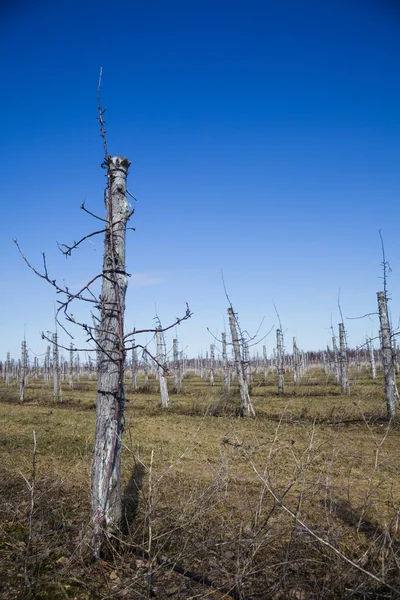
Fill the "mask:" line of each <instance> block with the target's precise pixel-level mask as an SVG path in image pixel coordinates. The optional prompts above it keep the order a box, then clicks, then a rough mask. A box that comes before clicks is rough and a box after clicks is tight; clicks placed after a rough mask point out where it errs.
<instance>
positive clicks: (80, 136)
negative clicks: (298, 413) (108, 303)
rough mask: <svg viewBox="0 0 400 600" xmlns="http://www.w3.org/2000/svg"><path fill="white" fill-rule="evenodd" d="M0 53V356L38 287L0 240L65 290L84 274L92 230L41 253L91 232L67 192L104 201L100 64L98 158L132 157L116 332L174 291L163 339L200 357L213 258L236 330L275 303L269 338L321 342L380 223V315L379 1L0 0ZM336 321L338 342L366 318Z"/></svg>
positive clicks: (397, 59)
mask: <svg viewBox="0 0 400 600" xmlns="http://www.w3.org/2000/svg"><path fill="white" fill-rule="evenodd" d="M0 55H1V59H0V60H1V76H2V77H1V95H0V110H1V113H0V114H1V138H0V143H1V167H0V168H1V171H2V177H1V180H2V185H1V192H0V193H1V198H2V200H1V202H2V211H3V212H2V219H1V223H0V251H1V259H2V260H1V265H2V269H1V278H0V298H1V311H0V319H1V323H0V328H1V336H0V359H1V358H3V357H4V356H5V353H6V352H7V351H8V350H9V351H11V353H12V355H13V356H17V355H18V353H19V348H20V341H21V339H22V338H23V336H24V329H25V330H26V337H27V341H28V345H29V347H30V348H31V349H32V350H33V351H35V352H36V353H38V354H41V353H42V352H43V351H44V349H45V343H44V342H42V341H41V339H40V332H41V331H42V330H45V331H46V330H52V329H53V327H54V326H53V313H54V305H55V301H56V299H57V297H56V296H55V294H54V293H53V290H52V289H51V287H50V286H48V285H47V284H46V283H45V282H43V281H41V280H39V279H38V278H37V277H35V276H34V275H33V273H32V272H30V271H29V270H28V269H27V267H26V266H25V265H24V263H23V261H22V260H21V258H20V256H19V254H18V252H17V249H16V248H15V247H14V245H13V243H12V238H13V237H15V238H17V239H18V241H19V242H20V244H21V246H22V247H23V249H24V251H25V253H26V254H27V256H28V257H29V259H30V260H31V261H32V262H33V263H34V264H36V265H40V261H41V254H40V253H41V252H42V251H44V252H45V253H46V255H47V258H48V263H49V270H50V272H51V273H52V274H54V277H57V278H58V279H60V280H62V279H63V278H65V280H66V282H67V283H69V285H70V287H71V288H72V289H75V288H76V286H80V285H81V284H82V283H83V282H84V281H85V280H86V279H89V278H91V277H92V276H93V275H94V274H96V273H97V272H98V271H99V269H100V268H101V254H102V239H100V238H98V239H97V241H96V240H95V241H94V243H93V244H90V243H85V244H84V245H83V247H82V248H81V249H80V250H79V251H77V252H76V253H75V255H74V256H73V257H72V258H70V259H68V260H66V259H65V258H63V257H62V256H61V254H60V253H59V251H58V249H57V245H56V241H59V242H69V241H72V240H74V239H79V237H80V236H82V235H84V234H85V233H87V232H90V231H91V230H92V229H94V228H96V227H97V223H98V222H97V223H96V222H95V221H93V220H92V219H91V218H90V217H89V216H88V215H85V214H83V213H82V211H80V210H79V206H80V204H81V202H82V201H83V200H85V199H86V205H87V207H88V208H89V209H90V210H92V211H94V212H97V213H99V214H100V215H102V214H103V212H104V206H103V187H104V183H105V180H104V171H102V170H101V169H100V164H101V162H102V158H103V148H102V144H101V139H100V138H99V131H98V124H97V121H96V116H97V109H96V104H97V98H96V95H97V81H98V76H99V68H100V66H102V67H103V85H102V101H103V104H104V105H105V106H107V108H108V110H107V113H106V118H107V121H108V146H109V151H110V152H111V153H112V154H121V155H123V156H127V157H128V158H129V159H130V160H131V162H132V166H131V169H130V175H129V181H128V188H129V190H130V191H131V192H132V193H133V194H134V195H135V196H136V197H137V198H138V202H136V203H135V208H136V213H135V215H134V216H133V219H132V223H131V224H132V226H133V227H135V228H136V232H134V233H130V235H129V238H128V252H127V257H128V258H127V262H128V270H129V271H130V272H131V273H132V274H133V277H132V279H131V281H130V284H129V288H128V295H127V314H126V317H127V318H126V326H127V328H133V326H136V327H138V328H139V327H140V328H141V327H145V326H149V325H151V324H152V323H153V317H154V314H155V306H156V307H157V312H158V314H159V316H160V318H161V321H162V323H163V324H164V325H167V324H168V323H169V322H171V321H172V320H173V319H174V317H175V316H177V315H181V314H183V312H184V308H185V306H184V302H185V301H187V302H188V303H189V305H190V307H191V309H192V310H193V313H194V314H193V317H192V319H191V321H190V322H187V323H184V324H183V325H181V327H180V328H179V330H178V336H179V339H180V342H181V344H182V346H184V347H186V346H187V353H188V354H189V355H192V356H193V355H196V354H197V353H199V352H203V353H204V352H205V350H206V348H207V347H208V346H209V344H210V343H212V341H213V340H212V338H211V336H210V335H209V333H208V332H207V329H206V328H207V327H210V329H211V330H212V331H213V332H214V333H215V334H216V335H219V334H220V332H221V331H222V330H223V328H224V322H225V321H226V317H225V315H226V308H227V302H226V299H225V296H224V291H223V286H222V282H221V269H223V271H224V276H225V281H226V285H227V288H228V291H229V294H230V296H231V299H232V302H233V305H234V308H235V310H236V311H238V313H239V318H240V322H241V324H242V326H243V327H244V328H246V329H248V330H249V331H250V333H251V332H253V331H254V330H255V329H256V328H257V326H258V324H259V322H260V321H261V319H262V317H263V316H265V321H264V324H263V327H262V330H261V333H262V334H264V333H266V332H267V331H268V330H269V329H270V327H272V326H275V327H276V326H277V324H278V323H277V318H276V315H275V311H274V307H273V302H275V304H276V306H277V308H278V310H279V313H280V317H281V321H282V325H283V329H284V331H285V332H286V333H285V336H286V346H287V348H288V350H290V348H291V338H292V336H297V339H298V344H299V346H300V347H301V348H303V349H318V348H324V347H325V346H326V344H327V342H329V340H330V333H329V327H330V323H331V319H332V321H333V323H334V324H337V323H338V322H339V314H338V309H337V296H338V289H339V288H340V290H341V304H342V310H343V313H344V317H345V319H347V317H353V316H356V315H361V314H364V313H368V312H371V311H375V310H376V292H377V291H378V290H380V289H381V287H382V282H381V280H380V279H379V277H380V276H381V267H380V261H381V254H380V240H379V235H378V230H379V229H380V228H381V229H382V231H383V234H384V238H385V243H386V252H387V257H388V260H389V262H390V265H391V267H392V273H391V277H390V280H389V286H388V287H389V291H390V292H391V294H392V297H393V300H392V302H391V310H392V316H393V322H394V324H395V325H397V320H398V314H399V311H398V309H397V306H398V300H399V298H400V285H399V273H400V256H399V252H398V246H399V244H398V235H399V233H398V232H399V217H400V209H399V192H400V170H399V159H400V78H399V64H400V9H399V8H398V5H397V3H395V2H390V1H389V0H388V1H386V0H376V1H374V0H324V2H321V0H302V1H301V2H300V1H294V0H282V1H281V2H275V1H274V2H273V1H272V0H271V1H270V0H264V1H258V0H247V1H246V2H244V1H243V0H240V1H234V0H229V1H225V0H213V1H209V0H202V1H201V2H200V1H185V2H183V1H181V0H169V1H168V2H167V1H160V0H158V1H155V0H147V1H133V0H132V1H129V0H122V1H120V2H119V3H114V4H112V5H111V4H110V3H109V2H104V0H97V1H96V2H92V1H85V0H80V1H79V2H78V1H76V0H69V1H68V2H66V1H64V0H58V1H57V2H54V0H52V1H51V2H50V1H41V0H38V1H37V2H34V3H33V2H30V1H23V0H12V1H7V0H3V2H2V3H1V7H0ZM84 309H85V310H86V306H85V307H84ZM81 311H82V309H79V308H78V307H76V310H75V311H74V312H75V314H76V315H78V316H80V315H81V314H82V312H81ZM86 314H87V313H86ZM86 320H89V317H86ZM346 327H347V330H348V341H349V344H350V345H351V346H355V345H357V344H359V343H362V341H363V338H364V336H365V335H366V334H368V335H369V334H371V333H374V334H376V333H377V330H378V326H377V321H376V319H365V320H362V321H347V320H346ZM75 334H76V336H77V337H76V340H77V343H79V342H80V339H81V337H80V335H79V332H75ZM172 337H173V335H170V336H168V339H167V341H168V343H169V344H171V343H172ZM62 340H63V341H64V342H67V343H69V342H68V340H67V339H66V338H65V336H62ZM274 340H275V337H274V335H273V334H271V335H270V336H269V337H268V338H267V340H266V345H267V349H268V352H269V353H270V352H271V350H272V347H273V345H274ZM260 352H261V348H260Z"/></svg>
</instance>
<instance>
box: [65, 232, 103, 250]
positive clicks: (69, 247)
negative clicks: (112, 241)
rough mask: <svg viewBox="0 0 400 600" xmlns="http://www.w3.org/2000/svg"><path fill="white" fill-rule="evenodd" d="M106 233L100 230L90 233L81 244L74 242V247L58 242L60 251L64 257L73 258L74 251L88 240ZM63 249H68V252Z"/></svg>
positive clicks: (81, 240)
mask: <svg viewBox="0 0 400 600" xmlns="http://www.w3.org/2000/svg"><path fill="white" fill-rule="evenodd" d="M106 231H107V230H106V229H100V230H99V231H93V233H88V235H85V236H84V237H83V238H81V239H80V240H79V242H74V243H73V245H72V246H68V245H67V244H60V243H59V242H57V246H58V249H59V250H60V252H62V253H63V254H64V256H71V253H72V250H75V249H76V248H78V246H79V245H80V244H81V243H82V242H84V241H85V240H88V239H89V238H91V237H93V236H95V235H99V234H100V233H105V232H106ZM63 248H66V250H63Z"/></svg>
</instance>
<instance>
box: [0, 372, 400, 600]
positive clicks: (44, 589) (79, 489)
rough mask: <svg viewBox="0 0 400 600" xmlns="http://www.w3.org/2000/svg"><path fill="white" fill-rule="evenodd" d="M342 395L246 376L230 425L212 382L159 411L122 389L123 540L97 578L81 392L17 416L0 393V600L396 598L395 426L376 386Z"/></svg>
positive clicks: (362, 381) (86, 411)
mask: <svg viewBox="0 0 400 600" xmlns="http://www.w3.org/2000/svg"><path fill="white" fill-rule="evenodd" d="M289 377H290V376H289V375H288V376H287V378H288V380H289ZM350 381H351V393H350V395H348V396H341V395H340V389H339V388H338V387H337V386H335V385H334V384H333V382H332V380H330V379H329V378H328V377H327V376H326V375H324V374H323V373H322V371H321V370H320V369H314V370H311V371H308V372H307V373H306V374H305V376H304V378H303V380H302V382H301V383H300V384H299V385H297V386H296V387H295V386H293V385H291V384H290V383H288V384H287V388H286V392H285V394H284V395H281V396H278V395H277V393H276V385H275V375H274V373H273V372H271V373H270V374H269V378H268V380H267V382H266V383H265V382H264V381H263V379H262V377H261V375H260V376H259V379H257V377H256V378H255V381H254V384H253V389H252V399H253V402H254V408H255V410H256V413H257V416H256V417H255V418H240V417H237V416H236V415H237V412H238V402H239V398H238V396H237V395H236V394H235V391H236V390H235V387H234V386H233V390H232V394H231V395H229V396H226V395H224V394H223V392H222V387H221V386H222V382H221V381H220V379H219V378H218V377H217V378H216V385H214V386H213V387H211V386H210V385H209V383H208V382H206V381H205V380H202V379H200V378H199V377H197V376H195V375H194V374H191V373H189V374H188V376H187V377H186V378H185V379H184V382H183V390H182V393H180V394H172V393H171V395H170V399H171V407H170V408H169V409H162V408H161V407H160V402H159V396H158V394H157V382H156V380H155V379H152V380H150V383H151V386H150V389H149V390H147V391H139V392H138V393H133V392H132V391H130V380H129V379H128V380H127V385H126V391H127V398H128V402H127V410H126V431H125V435H124V452H123V486H124V510H125V520H124V527H123V531H122V532H121V535H120V536H119V539H118V540H117V539H113V540H110V548H109V550H108V552H107V553H106V554H105V555H104V558H103V560H101V561H100V562H99V563H96V564H93V563H91V562H90V561H88V559H87V556H86V554H85V552H84V547H85V545H84V539H85V533H86V532H87V527H88V518H89V485H90V466H91V453H92V446H93V440H94V427H95V409H94V408H95V407H94V400H95V395H96V383H95V381H94V380H92V381H88V380H87V379H81V381H80V382H76V383H75V389H74V390H72V391H70V390H69V389H68V382H67V381H66V382H65V383H64V385H65V387H64V389H63V403H62V404H58V405H55V404H54V403H53V401H52V394H51V391H52V390H51V388H50V387H46V386H44V384H43V383H42V381H39V380H36V381H35V380H30V381H29V384H28V387H27V389H26V400H25V402H24V403H23V404H21V403H20V402H19V401H18V387H17V382H11V384H10V386H8V387H7V388H6V387H5V386H4V383H3V382H2V383H1V384H0V412H1V416H0V423H1V425H0V470H1V477H0V598H4V599H14V598H40V599H49V600H50V599H52V600H53V599H54V600H56V599H61V598H76V599H85V598H86V599H90V598H99V599H100V598H101V599H106V598H107V599H109V598H110V599H111V598H115V599H118V598H128V599H129V598H156V599H159V600H164V599H167V598H172V599H178V600H179V599H189V598H190V599H192V598H193V599H194V598H198V599H201V598H202V599H205V598H209V599H211V598H212V599H214V600H220V599H222V598H236V599H242V600H248V599H250V598H251V599H254V600H256V599H267V598H274V599H275V598H276V599H291V598H293V599H297V600H306V599H307V600H308V599H317V598H318V599H319V598H321V599H322V598H324V599H337V598H340V599H342V598H343V599H344V598H346V599H347V598H349V599H350V598H382V599H383V598H399V597H400V570H399V566H400V565H399V561H400V536H399V508H400V477H399V471H400V458H399V442H400V428H399V423H398V422H396V421H395V422H392V423H388V422H387V420H386V419H385V415H386V407H385V402H384V396H383V381H382V378H381V375H380V376H379V377H378V379H376V380H374V381H373V380H372V379H371V378H370V375H369V374H368V373H367V372H366V371H362V372H361V373H357V372H355V371H354V372H351V373H350ZM140 383H141V380H140V378H139V385H140ZM171 388H172V382H171ZM33 432H35V437H36V452H34V451H33V448H34V437H33Z"/></svg>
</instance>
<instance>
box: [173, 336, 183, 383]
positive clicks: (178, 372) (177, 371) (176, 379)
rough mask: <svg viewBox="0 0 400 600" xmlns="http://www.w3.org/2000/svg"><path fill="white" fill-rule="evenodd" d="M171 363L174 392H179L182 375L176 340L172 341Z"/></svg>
mask: <svg viewBox="0 0 400 600" xmlns="http://www.w3.org/2000/svg"><path fill="white" fill-rule="evenodd" d="M173 361H174V391H175V392H180V391H181V383H182V374H181V366H180V361H179V351H178V340H177V338H174V341H173Z"/></svg>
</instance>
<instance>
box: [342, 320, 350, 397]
mask: <svg viewBox="0 0 400 600" xmlns="http://www.w3.org/2000/svg"><path fill="white" fill-rule="evenodd" d="M339 349H340V383H341V390H342V394H347V393H349V392H350V385H349V374H348V373H349V363H348V358H347V346H346V332H345V329H344V325H343V323H339Z"/></svg>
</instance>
